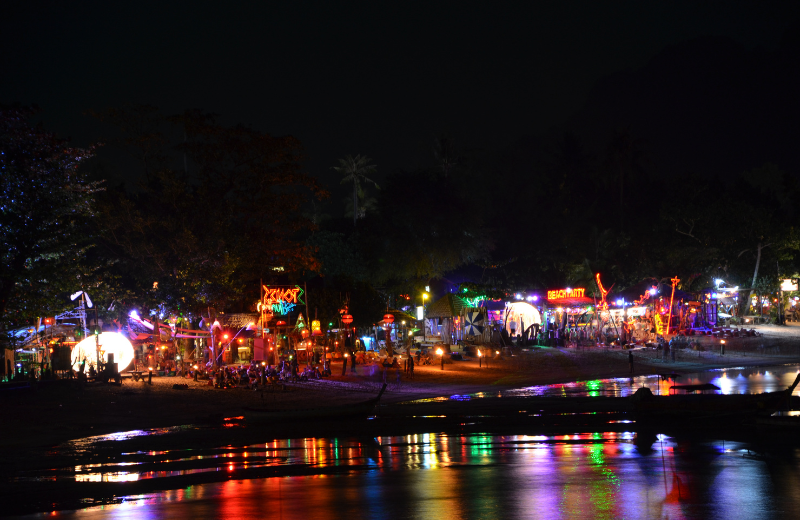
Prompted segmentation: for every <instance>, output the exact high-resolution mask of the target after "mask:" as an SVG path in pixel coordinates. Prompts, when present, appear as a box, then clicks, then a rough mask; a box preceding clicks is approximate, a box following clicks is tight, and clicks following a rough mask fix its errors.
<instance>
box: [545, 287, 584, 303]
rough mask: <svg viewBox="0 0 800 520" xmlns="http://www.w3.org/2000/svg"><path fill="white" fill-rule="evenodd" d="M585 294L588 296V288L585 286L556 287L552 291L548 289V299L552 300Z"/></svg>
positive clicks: (579, 296)
mask: <svg viewBox="0 0 800 520" xmlns="http://www.w3.org/2000/svg"><path fill="white" fill-rule="evenodd" d="M584 296H586V289H583V288H579V289H569V288H567V289H554V290H552V291H547V299H548V300H550V301H553V300H563V299H566V298H583V297H584Z"/></svg>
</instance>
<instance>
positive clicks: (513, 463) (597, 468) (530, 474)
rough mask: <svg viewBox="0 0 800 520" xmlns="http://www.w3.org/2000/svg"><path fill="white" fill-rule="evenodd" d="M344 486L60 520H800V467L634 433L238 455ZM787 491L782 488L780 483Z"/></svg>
mask: <svg viewBox="0 0 800 520" xmlns="http://www.w3.org/2000/svg"><path fill="white" fill-rule="evenodd" d="M245 449H246V450H247V453H248V457H249V458H252V457H256V458H258V457H262V460H267V459H269V458H270V457H271V456H275V455H277V454H280V455H281V456H282V457H284V458H282V459H281V460H280V462H277V461H276V463H280V464H289V465H291V464H297V465H313V466H316V467H320V468H322V467H328V466H331V465H344V466H352V468H353V469H352V471H346V472H340V473H337V474H318V475H310V476H287V477H272V478H259V479H249V480H230V481H226V482H219V483H213V484H200V485H192V486H188V487H185V488H183V489H177V490H170V491H163V492H158V493H152V494H146V495H137V496H130V497H126V498H125V499H123V502H122V503H120V504H114V505H105V506H102V507H99V506H98V507H92V508H87V509H83V510H78V511H73V512H64V513H62V514H65V515H69V516H76V517H80V518H83V517H100V516H103V517H111V518H137V519H138V518H165V517H172V518H192V519H197V518H250V517H264V516H270V517H285V518H304V519H328V518H343V517H348V518H422V519H426V518H433V519H436V520H444V519H451V518H596V519H605V518H609V519H610V518H741V517H742V514H745V512H746V516H747V517H748V518H765V517H775V516H783V517H787V516H788V517H792V516H794V517H796V515H798V514H800V486H798V485H797V484H798V482H800V478H798V471H797V467H798V466H797V464H796V459H797V458H798V456H800V453H795V452H793V453H791V454H790V458H791V459H793V462H792V463H791V464H784V465H778V466H777V467H776V466H775V465H774V464H770V463H769V462H768V461H766V460H764V459H763V458H760V457H754V456H750V455H749V452H748V451H747V450H746V449H744V447H743V445H740V444H735V443H724V444H723V443H722V442H706V443H687V444H681V443H676V442H675V441H674V440H672V439H669V438H665V437H663V436H657V437H656V436H653V437H652V438H649V439H642V438H638V437H637V436H636V434H634V433H632V432H621V433H615V432H606V433H599V432H598V433H584V434H576V435H559V436H541V435H540V436H526V435H515V436H496V435H484V434H470V435H444V434H436V433H425V434H415V435H407V436H398V437H379V438H376V439H375V440H374V442H366V443H364V442H361V441H357V440H353V439H349V440H348V439H316V438H308V439H294V440H284V441H275V442H270V443H267V444H261V445H256V446H248V447H241V448H234V449H233V452H235V453H237V454H238V455H237V457H239V458H244V457H243V456H241V455H242V454H243V452H242V451H240V450H245ZM777 478H780V479H781V485H776V482H775V479H777Z"/></svg>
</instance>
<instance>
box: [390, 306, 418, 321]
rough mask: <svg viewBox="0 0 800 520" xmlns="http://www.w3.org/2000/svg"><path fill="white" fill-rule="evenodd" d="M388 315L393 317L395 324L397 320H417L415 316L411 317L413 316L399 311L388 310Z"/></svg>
mask: <svg viewBox="0 0 800 520" xmlns="http://www.w3.org/2000/svg"><path fill="white" fill-rule="evenodd" d="M389 314H391V315H392V316H394V321H395V322H396V321H397V320H400V321H403V320H409V321H416V320H417V317H416V316H413V315H411V314H409V313H407V312H405V311H401V310H398V309H389Z"/></svg>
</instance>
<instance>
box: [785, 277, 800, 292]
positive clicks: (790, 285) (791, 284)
mask: <svg viewBox="0 0 800 520" xmlns="http://www.w3.org/2000/svg"><path fill="white" fill-rule="evenodd" d="M797 285H798V284H797V280H796V279H792V278H786V279H785V280H783V281H782V282H781V291H796V290H797Z"/></svg>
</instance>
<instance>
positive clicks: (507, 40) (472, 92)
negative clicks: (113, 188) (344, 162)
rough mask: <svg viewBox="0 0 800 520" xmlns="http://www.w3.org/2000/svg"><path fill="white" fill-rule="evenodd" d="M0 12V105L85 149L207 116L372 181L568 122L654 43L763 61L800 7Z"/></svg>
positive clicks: (27, 2)
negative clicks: (143, 124)
mask: <svg viewBox="0 0 800 520" xmlns="http://www.w3.org/2000/svg"><path fill="white" fill-rule="evenodd" d="M246 4H247V3H245V2H241V3H240V2H207V1H201V0H195V1H192V2H176V1H169V2H163V1H159V2H108V1H97V2H39V1H32V0H24V1H8V0H6V1H5V2H3V7H2V11H3V14H2V15H0V41H2V45H1V46H0V48H2V53H0V60H2V65H1V66H0V70H2V71H3V80H2V82H0V103H13V102H20V103H23V104H32V103H35V104H38V105H39V106H40V107H41V108H42V109H43V114H42V115H41V119H42V120H43V121H44V124H45V126H46V127H47V128H48V129H51V130H54V131H56V132H57V133H59V134H60V135H62V136H65V137H71V138H72V139H73V143H74V144H77V145H85V144H88V143H89V142H91V141H92V140H95V139H98V138H99V137H100V136H99V133H98V130H99V129H98V127H97V123H96V122H94V121H92V120H91V119H90V118H89V117H87V116H85V115H83V114H84V112H85V111H86V110H87V109H96V110H102V109H104V108H107V107H111V106H119V105H122V104H124V103H143V104H151V105H155V106H158V107H161V108H162V109H163V110H164V111H165V112H168V113H174V112H180V111H182V110H183V109H186V108H200V109H203V110H206V111H209V112H214V113H217V114H220V115H222V116H223V119H222V121H223V122H226V123H231V124H232V123H237V122H241V123H245V124H248V125H252V126H253V127H255V128H257V129H260V130H264V131H268V132H270V133H272V134H275V135H285V134H291V135H294V136H295V137H297V138H299V139H300V140H301V142H302V143H303V145H304V147H305V150H306V161H305V167H306V169H307V171H308V172H309V173H311V174H312V175H316V176H319V177H321V178H323V180H326V181H328V182H330V181H332V180H333V176H334V174H333V173H332V172H331V171H330V166H332V165H334V164H336V159H337V158H339V157H342V156H343V155H345V154H347V153H352V154H356V153H362V154H366V155H369V156H370V157H372V158H373V159H374V162H375V163H376V164H377V165H378V167H379V171H380V173H381V174H382V175H385V174H387V173H390V172H391V171H394V170H397V169H399V168H406V169H407V168H414V167H416V166H420V165H427V164H429V163H430V161H431V145H432V141H433V136H434V135H436V134H440V133H442V132H445V133H447V134H449V135H451V136H452V137H454V138H455V139H456V140H457V142H459V143H460V144H461V145H462V146H464V147H475V148H483V149H496V148H501V147H503V146H504V145H506V144H507V143H510V142H514V141H517V140H519V139H521V138H524V137H525V136H531V135H536V134H539V133H542V132H545V131H547V130H548V129H550V128H552V127H560V126H564V125H568V124H569V122H570V120H571V118H573V117H574V115H575V113H576V111H578V110H580V109H581V108H582V107H583V106H584V105H585V104H586V102H587V96H589V94H590V92H591V91H592V89H593V88H594V87H595V85H596V84H597V82H598V81H599V80H601V79H602V78H604V77H607V76H609V75H611V74H615V73H619V72H624V71H635V70H637V69H639V68H641V67H643V66H645V65H646V64H647V63H648V61H649V60H651V59H652V58H653V57H654V56H655V55H657V54H658V53H660V52H662V51H663V50H664V49H665V48H668V47H669V46H673V45H676V44H680V43H681V42H685V41H689V40H692V39H696V38H699V37H706V36H712V37H727V38H730V39H731V40H733V41H735V42H737V43H739V44H741V45H742V46H743V47H745V48H746V49H749V50H753V49H759V48H763V49H766V50H774V49H776V48H777V47H778V45H779V38H780V37H781V34H782V33H783V31H784V30H785V29H786V27H788V26H789V25H790V24H791V23H794V22H796V21H797V20H798V19H800V2H739V1H737V2H734V1H730V2H697V1H689V2H597V1H588V2H561V1H559V2H517V3H495V2H463V1H462V2H430V1H428V2H420V3H410V2H398V3H390V2H368V3H363V4H360V3H355V2H343V3H335V2H318V3H311V2H282V3H277V2H251V3H249V4H250V5H246Z"/></svg>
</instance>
